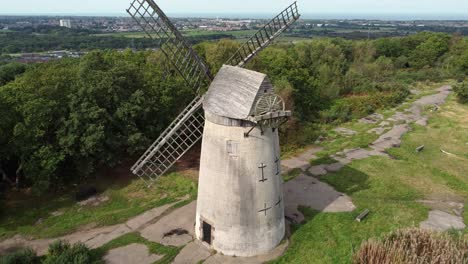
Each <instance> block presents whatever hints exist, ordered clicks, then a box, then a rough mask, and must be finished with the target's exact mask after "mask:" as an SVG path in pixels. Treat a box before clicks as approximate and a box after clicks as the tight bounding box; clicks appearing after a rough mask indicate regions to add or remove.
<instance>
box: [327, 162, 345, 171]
mask: <svg viewBox="0 0 468 264" xmlns="http://www.w3.org/2000/svg"><path fill="white" fill-rule="evenodd" d="M343 167H344V164H342V163H340V162H337V163H333V164H329V165H327V166H325V169H326V170H327V171H328V172H338V171H339V170H341V169H342V168H343Z"/></svg>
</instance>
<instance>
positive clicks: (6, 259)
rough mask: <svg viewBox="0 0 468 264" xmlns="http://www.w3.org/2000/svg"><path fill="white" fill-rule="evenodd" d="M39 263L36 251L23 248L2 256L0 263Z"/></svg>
mask: <svg viewBox="0 0 468 264" xmlns="http://www.w3.org/2000/svg"><path fill="white" fill-rule="evenodd" d="M35 263H39V258H38V257H37V256H36V252H34V251H33V250H32V249H22V250H19V251H16V252H14V253H12V254H9V255H6V256H3V257H0V264H35Z"/></svg>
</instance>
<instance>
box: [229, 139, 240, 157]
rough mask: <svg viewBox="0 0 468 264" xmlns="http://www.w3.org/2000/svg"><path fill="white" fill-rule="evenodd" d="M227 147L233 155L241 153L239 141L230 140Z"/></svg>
mask: <svg viewBox="0 0 468 264" xmlns="http://www.w3.org/2000/svg"><path fill="white" fill-rule="evenodd" d="M226 149H227V153H228V154H229V155H231V156H237V155H239V143H238V142H235V141H232V140H228V141H227V143H226Z"/></svg>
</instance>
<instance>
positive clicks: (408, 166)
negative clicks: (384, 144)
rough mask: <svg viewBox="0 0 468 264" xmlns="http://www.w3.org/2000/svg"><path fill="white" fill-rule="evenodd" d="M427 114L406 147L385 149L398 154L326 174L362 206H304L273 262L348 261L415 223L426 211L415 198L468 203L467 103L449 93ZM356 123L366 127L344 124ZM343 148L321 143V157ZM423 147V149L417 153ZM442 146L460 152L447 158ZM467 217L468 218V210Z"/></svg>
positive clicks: (326, 178)
mask: <svg viewBox="0 0 468 264" xmlns="http://www.w3.org/2000/svg"><path fill="white" fill-rule="evenodd" d="M429 114H430V115H431V116H430V117H431V118H430V119H429V125H428V126H427V127H422V126H418V125H413V126H412V131H410V132H409V133H407V134H406V135H405V136H404V137H403V139H402V144H401V147H400V148H393V149H390V150H388V152H389V154H390V155H392V156H393V157H394V159H389V158H385V157H371V158H368V159H363V160H359V161H354V162H352V163H351V164H349V165H348V166H346V167H345V168H343V169H342V170H341V171H339V172H337V173H332V174H327V175H325V176H323V177H322V178H321V180H322V181H324V182H326V183H328V184H330V185H331V186H333V187H334V188H335V189H336V190H338V191H340V192H343V193H346V194H347V195H349V196H350V197H351V198H352V200H353V203H354V204H355V205H356V206H357V209H356V210H355V211H354V212H350V213H323V212H318V211H314V210H311V209H308V208H300V210H301V211H302V212H303V213H304V215H305V217H306V221H305V223H304V224H302V225H296V226H293V228H292V231H293V235H292V237H291V243H290V247H289V249H288V250H287V252H286V254H285V255H284V256H282V257H281V258H279V259H278V260H276V261H274V262H273V263H350V262H351V260H352V256H353V254H354V253H355V252H356V251H357V250H358V249H359V247H360V245H361V243H362V242H363V241H366V240H368V239H369V238H381V237H382V236H384V235H385V234H387V233H389V232H391V231H394V230H397V229H400V228H405V227H418V226H419V223H420V222H421V221H424V220H425V219H426V218H427V215H428V211H429V208H427V207H426V206H424V205H423V204H421V203H419V202H417V201H418V200H419V199H438V198H440V199H451V197H453V198H456V199H464V200H466V198H468V175H467V174H466V171H468V162H467V161H466V160H465V157H468V133H466V131H467V129H468V119H467V118H466V116H468V106H466V105H461V104H459V103H457V102H456V99H455V98H454V96H453V95H452V96H450V97H449V99H448V102H447V103H446V104H444V105H443V106H442V107H441V109H440V110H439V111H437V112H431V113H429ZM359 126H363V125H362V124H357V127H356V126H353V125H352V124H349V125H347V126H346V127H348V128H351V129H353V128H354V129H353V130H355V131H358V130H360V128H359ZM367 128H368V127H365V126H363V127H362V129H367ZM347 139H351V140H350V141H352V142H354V143H352V144H355V145H356V143H357V142H359V140H356V139H353V138H352V137H348V138H347ZM340 140H341V139H340V138H339V137H337V138H336V139H335V141H339V142H340V144H341V143H343V142H344V141H340ZM344 144H345V146H349V143H346V142H344ZM338 145H339V144H338V143H336V142H331V143H327V142H324V144H323V146H324V147H325V148H326V149H325V151H324V152H323V155H324V157H327V156H326V154H327V153H329V152H332V151H331V149H333V150H336V149H340V150H341V149H343V148H344V147H343V146H341V148H339V146H338ZM421 145H425V149H424V150H423V151H422V152H416V151H415V149H416V147H418V146H421ZM441 149H444V150H446V151H448V152H450V153H453V154H455V155H456V156H449V155H446V154H444V153H442V152H441ZM364 209H369V210H370V214H369V216H368V217H367V218H365V219H364V221H363V222H361V223H358V222H357V221H355V217H356V216H357V215H358V214H359V213H360V212H362V211H363V210H364ZM464 217H465V222H466V221H468V220H467V219H468V213H467V212H465V213H464ZM467 232H468V231H467V230H466V229H465V230H464V231H463V233H465V234H467Z"/></svg>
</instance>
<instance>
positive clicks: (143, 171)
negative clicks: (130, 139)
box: [127, 0, 300, 181]
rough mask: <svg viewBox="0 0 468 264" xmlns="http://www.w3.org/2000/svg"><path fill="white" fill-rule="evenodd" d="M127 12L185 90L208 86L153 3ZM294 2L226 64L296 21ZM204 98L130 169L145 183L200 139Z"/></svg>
mask: <svg viewBox="0 0 468 264" xmlns="http://www.w3.org/2000/svg"><path fill="white" fill-rule="evenodd" d="M127 12H128V13H129V14H130V15H131V16H132V17H133V19H134V20H135V21H136V23H138V25H139V26H140V27H141V28H142V29H143V30H144V32H146V34H147V35H148V37H150V38H151V39H153V40H154V42H155V45H157V46H158V47H160V49H161V51H162V52H163V53H164V55H165V56H166V58H167V61H168V62H169V63H170V64H171V65H172V67H173V68H174V69H175V70H177V72H178V73H179V74H180V75H181V76H182V77H183V78H184V80H185V82H186V84H187V86H188V87H191V88H192V89H194V90H196V91H200V89H201V88H202V87H207V86H208V85H210V84H211V82H212V80H213V77H212V75H211V73H210V71H209V69H208V67H207V66H206V65H205V63H204V62H203V61H202V60H201V58H200V57H199V56H198V55H197V54H196V53H195V52H194V50H193V49H192V48H191V46H190V45H189V44H188V42H187V41H186V40H185V39H184V37H183V36H182V34H181V33H180V32H179V31H178V30H177V28H176V27H175V26H174V25H173V24H172V23H171V21H170V20H169V18H168V17H167V16H166V15H165V14H164V12H163V11H162V10H161V9H160V8H159V7H158V5H157V4H156V3H155V2H154V1H153V0H134V1H133V2H132V3H131V6H130V8H129V9H128V10H127ZM299 16H300V15H299V13H298V9H297V4H296V2H294V3H293V4H292V5H290V6H288V7H287V8H286V9H285V10H283V11H282V12H281V13H280V14H279V15H277V16H276V17H274V18H273V19H272V20H271V21H269V22H268V23H267V24H266V25H265V26H264V27H263V28H261V29H260V30H258V31H257V32H256V33H255V34H254V35H253V36H252V37H251V38H250V39H249V40H248V41H247V42H246V43H244V44H243V45H242V46H241V47H240V48H239V50H238V51H237V52H236V53H235V54H233V56H232V58H231V59H230V60H229V61H228V62H227V63H226V64H229V65H232V66H237V67H243V66H244V65H245V64H246V63H247V62H249V61H250V60H251V59H252V58H253V57H254V56H255V55H256V54H258V52H260V51H261V50H262V49H264V48H265V47H267V46H268V45H269V44H270V43H271V42H272V41H273V40H274V39H275V38H276V37H278V36H279V35H280V34H281V33H282V32H283V31H284V30H286V29H287V28H288V27H289V26H290V25H291V24H292V23H294V22H295V21H296V20H297V19H299ZM203 98H204V95H202V94H200V95H198V96H196V97H195V98H194V99H193V100H192V102H191V103H190V104H189V105H188V106H187V107H186V108H185V109H184V110H183V111H182V112H181V113H180V114H179V115H178V116H177V117H176V119H174V121H173V122H172V123H171V124H170V126H169V127H168V128H167V129H166V130H165V131H164V132H163V133H162V134H161V135H160V137H159V138H158V139H157V140H156V141H155V142H154V143H153V144H152V145H151V146H150V147H149V148H148V150H147V151H146V152H145V153H144V154H143V155H142V156H141V158H140V159H139V160H138V161H137V162H136V163H135V165H133V166H132V168H131V170H132V172H133V173H134V174H135V175H138V176H139V177H141V178H142V179H144V180H146V181H148V180H149V181H154V180H156V179H157V178H158V177H160V176H161V175H163V174H164V173H166V172H167V171H168V170H169V169H170V168H171V167H172V166H173V165H174V163H175V162H176V161H177V160H179V159H180V158H181V157H182V156H183V155H184V154H185V153H186V152H187V151H188V150H189V149H190V148H192V147H193V146H194V145H195V144H196V143H197V142H199V141H200V140H201V138H202V136H203V127H204V115H203V111H202V103H203Z"/></svg>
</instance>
